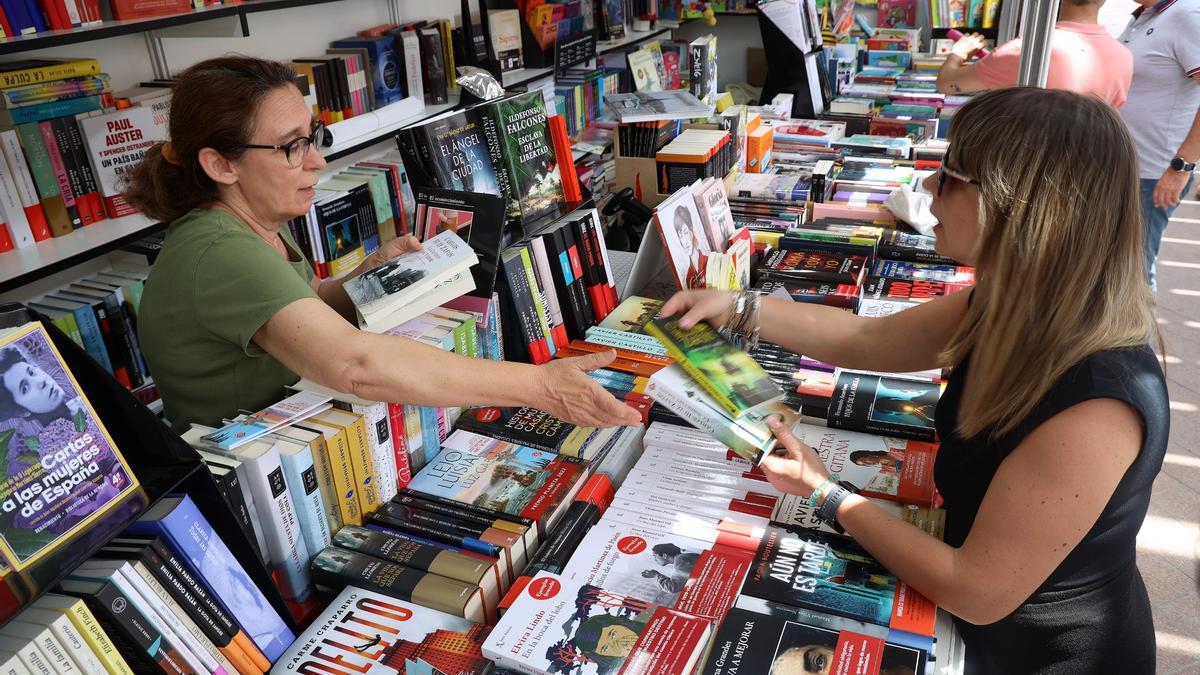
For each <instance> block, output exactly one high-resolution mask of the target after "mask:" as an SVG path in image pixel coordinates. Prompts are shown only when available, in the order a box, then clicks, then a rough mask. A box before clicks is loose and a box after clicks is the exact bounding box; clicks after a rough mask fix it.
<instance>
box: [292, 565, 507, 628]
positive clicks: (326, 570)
mask: <svg viewBox="0 0 1200 675" xmlns="http://www.w3.org/2000/svg"><path fill="white" fill-rule="evenodd" d="M312 570H313V578H314V579H316V581H317V583H319V584H321V585H322V586H325V587H327V588H332V589H334V590H335V591H340V590H341V589H343V588H345V587H346V586H358V587H361V588H366V589H368V590H373V591H377V592H379V593H383V594H385V595H389V596H392V597H394V598H399V599H401V600H406V601H409V602H415V603H416V604H418V605H422V606H424V607H428V608H430V609H436V610H438V611H440V612H446V613H448V614H453V615H454V616H460V617H464V618H466V619H469V620H471V621H478V622H483V621H484V620H485V619H486V618H487V615H486V612H485V611H484V605H483V593H482V591H480V590H479V587H478V586H476V585H474V584H468V583H464V582H462V581H457V580H455V579H450V578H448V577H443V576H441V575H440V574H433V573H431V572H426V571H424V570H419V569H415V568H412V567H405V566H404V565H398V564H396V563H393V562H388V561H386V560H383V559H381V558H376V557H374V556H369V555H366V554H363V553H358V552H356V551H349V550H346V549H343V548H338V547H336V546H330V547H329V548H327V549H325V550H324V551H321V554H320V555H318V556H317V557H315V558H313V563H312Z"/></svg>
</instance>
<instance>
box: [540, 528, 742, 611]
mask: <svg viewBox="0 0 1200 675" xmlns="http://www.w3.org/2000/svg"><path fill="white" fill-rule="evenodd" d="M751 557H752V553H751V552H750V551H747V550H746V549H744V548H734V547H730V546H725V545H722V544H713V543H711V542H708V541H701V540H699V539H694V538H691V537H686V536H683V535H679V534H674V533H671V532H666V531H660V530H655V529H650V528H647V527H644V526H639V525H632V524H627V523H625V522H621V521H618V520H615V519H611V518H609V517H608V516H605V517H604V518H603V519H601V520H600V522H598V523H596V525H594V526H593V527H592V529H591V530H590V531H589V532H588V534H587V536H586V537H584V538H583V541H582V542H580V543H579V548H578V549H577V550H576V553H575V555H574V556H573V557H572V559H571V562H569V563H568V564H567V566H566V568H565V569H564V570H563V572H562V575H563V576H564V577H567V578H572V579H573V580H576V581H580V582H582V583H586V584H591V585H593V586H599V587H600V588H603V589H605V590H608V591H613V592H618V593H623V594H625V595H629V596H632V597H635V598H639V599H641V600H648V601H650V602H652V603H654V604H656V605H662V606H664V607H672V608H674V609H677V610H679V611H682V612H688V613H690V614H695V615H697V616H703V617H707V618H709V619H712V620H713V621H715V622H720V620H721V618H722V617H723V616H724V615H725V612H726V611H728V610H729V608H730V607H732V606H733V603H734V600H736V599H737V595H738V590H739V589H740V587H741V583H742V580H743V579H745V578H746V573H747V572H748V571H749V569H750V561H751Z"/></svg>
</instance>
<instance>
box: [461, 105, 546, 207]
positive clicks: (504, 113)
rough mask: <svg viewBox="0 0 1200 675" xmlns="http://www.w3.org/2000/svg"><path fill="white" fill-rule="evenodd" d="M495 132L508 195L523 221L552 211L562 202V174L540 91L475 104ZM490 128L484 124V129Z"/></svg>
mask: <svg viewBox="0 0 1200 675" xmlns="http://www.w3.org/2000/svg"><path fill="white" fill-rule="evenodd" d="M479 111H480V114H481V115H482V116H484V117H485V118H490V120H491V121H492V122H493V123H494V125H495V131H497V132H499V134H500V138H501V139H502V142H501V149H502V154H503V155H504V163H505V165H506V167H507V169H508V175H509V180H510V181H511V189H512V193H511V194H512V198H513V199H514V200H515V201H516V202H517V203H518V204H519V205H520V213H521V218H522V219H523V220H524V221H525V222H527V223H528V222H531V221H532V220H534V219H536V218H539V217H542V216H545V215H546V214H549V213H556V212H558V211H559V210H560V207H561V206H562V205H563V204H564V202H565V198H564V196H563V186H562V175H561V174H560V173H559V169H558V158H557V156H556V155H555V153H554V145H553V143H552V142H551V140H550V127H549V124H547V122H546V104H545V99H544V97H543V96H542V93H541V92H540V91H531V92H526V93H522V94H516V95H514V96H509V97H506V98H502V99H499V100H497V101H491V102H488V103H486V104H483V105H481V106H479ZM487 128H490V127H488V126H486V125H485V129H487Z"/></svg>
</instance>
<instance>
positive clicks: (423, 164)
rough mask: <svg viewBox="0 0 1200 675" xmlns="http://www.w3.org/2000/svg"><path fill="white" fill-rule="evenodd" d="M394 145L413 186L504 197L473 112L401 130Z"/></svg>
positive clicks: (448, 115) (449, 114) (460, 112)
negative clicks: (397, 148) (398, 150)
mask: <svg viewBox="0 0 1200 675" xmlns="http://www.w3.org/2000/svg"><path fill="white" fill-rule="evenodd" d="M396 145H397V146H398V147H399V148H400V154H401V156H402V157H403V158H404V166H405V169H406V170H407V171H408V173H409V174H410V175H411V178H412V182H413V185H414V186H415V187H440V188H444V189H447V190H458V191H461V192H482V193H486V194H491V195H498V196H501V197H507V193H506V192H504V191H503V190H502V189H501V183H500V181H499V180H498V178H497V173H496V168H495V162H494V161H493V159H492V153H491V151H490V150H489V147H488V137H487V135H486V134H485V132H484V129H483V126H482V124H481V123H480V118H479V113H478V112H477V111H476V110H474V109H469V110H454V111H450V112H447V113H444V114H442V115H439V116H437V117H434V118H433V119H430V120H426V121H424V122H421V123H419V124H416V125H413V126H411V127H406V128H404V129H401V130H400V132H399V133H398V134H396Z"/></svg>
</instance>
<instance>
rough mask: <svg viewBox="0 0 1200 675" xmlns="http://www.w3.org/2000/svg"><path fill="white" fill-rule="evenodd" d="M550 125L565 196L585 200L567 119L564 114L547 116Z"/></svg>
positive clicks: (572, 199) (575, 200)
mask: <svg viewBox="0 0 1200 675" xmlns="http://www.w3.org/2000/svg"><path fill="white" fill-rule="evenodd" d="M546 121H547V122H548V123H549V127H550V140H551V141H552V142H553V144H554V154H555V156H557V157H558V172H559V175H561V176H562V186H563V198H564V199H565V200H566V201H567V202H568V203H570V202H578V201H583V192H582V191H581V190H580V187H579V174H577V173H576V172H575V157H574V155H572V154H571V138H570V136H568V135H567V121H566V119H564V118H563V116H562V115H551V116H550V117H547V118H546Z"/></svg>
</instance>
